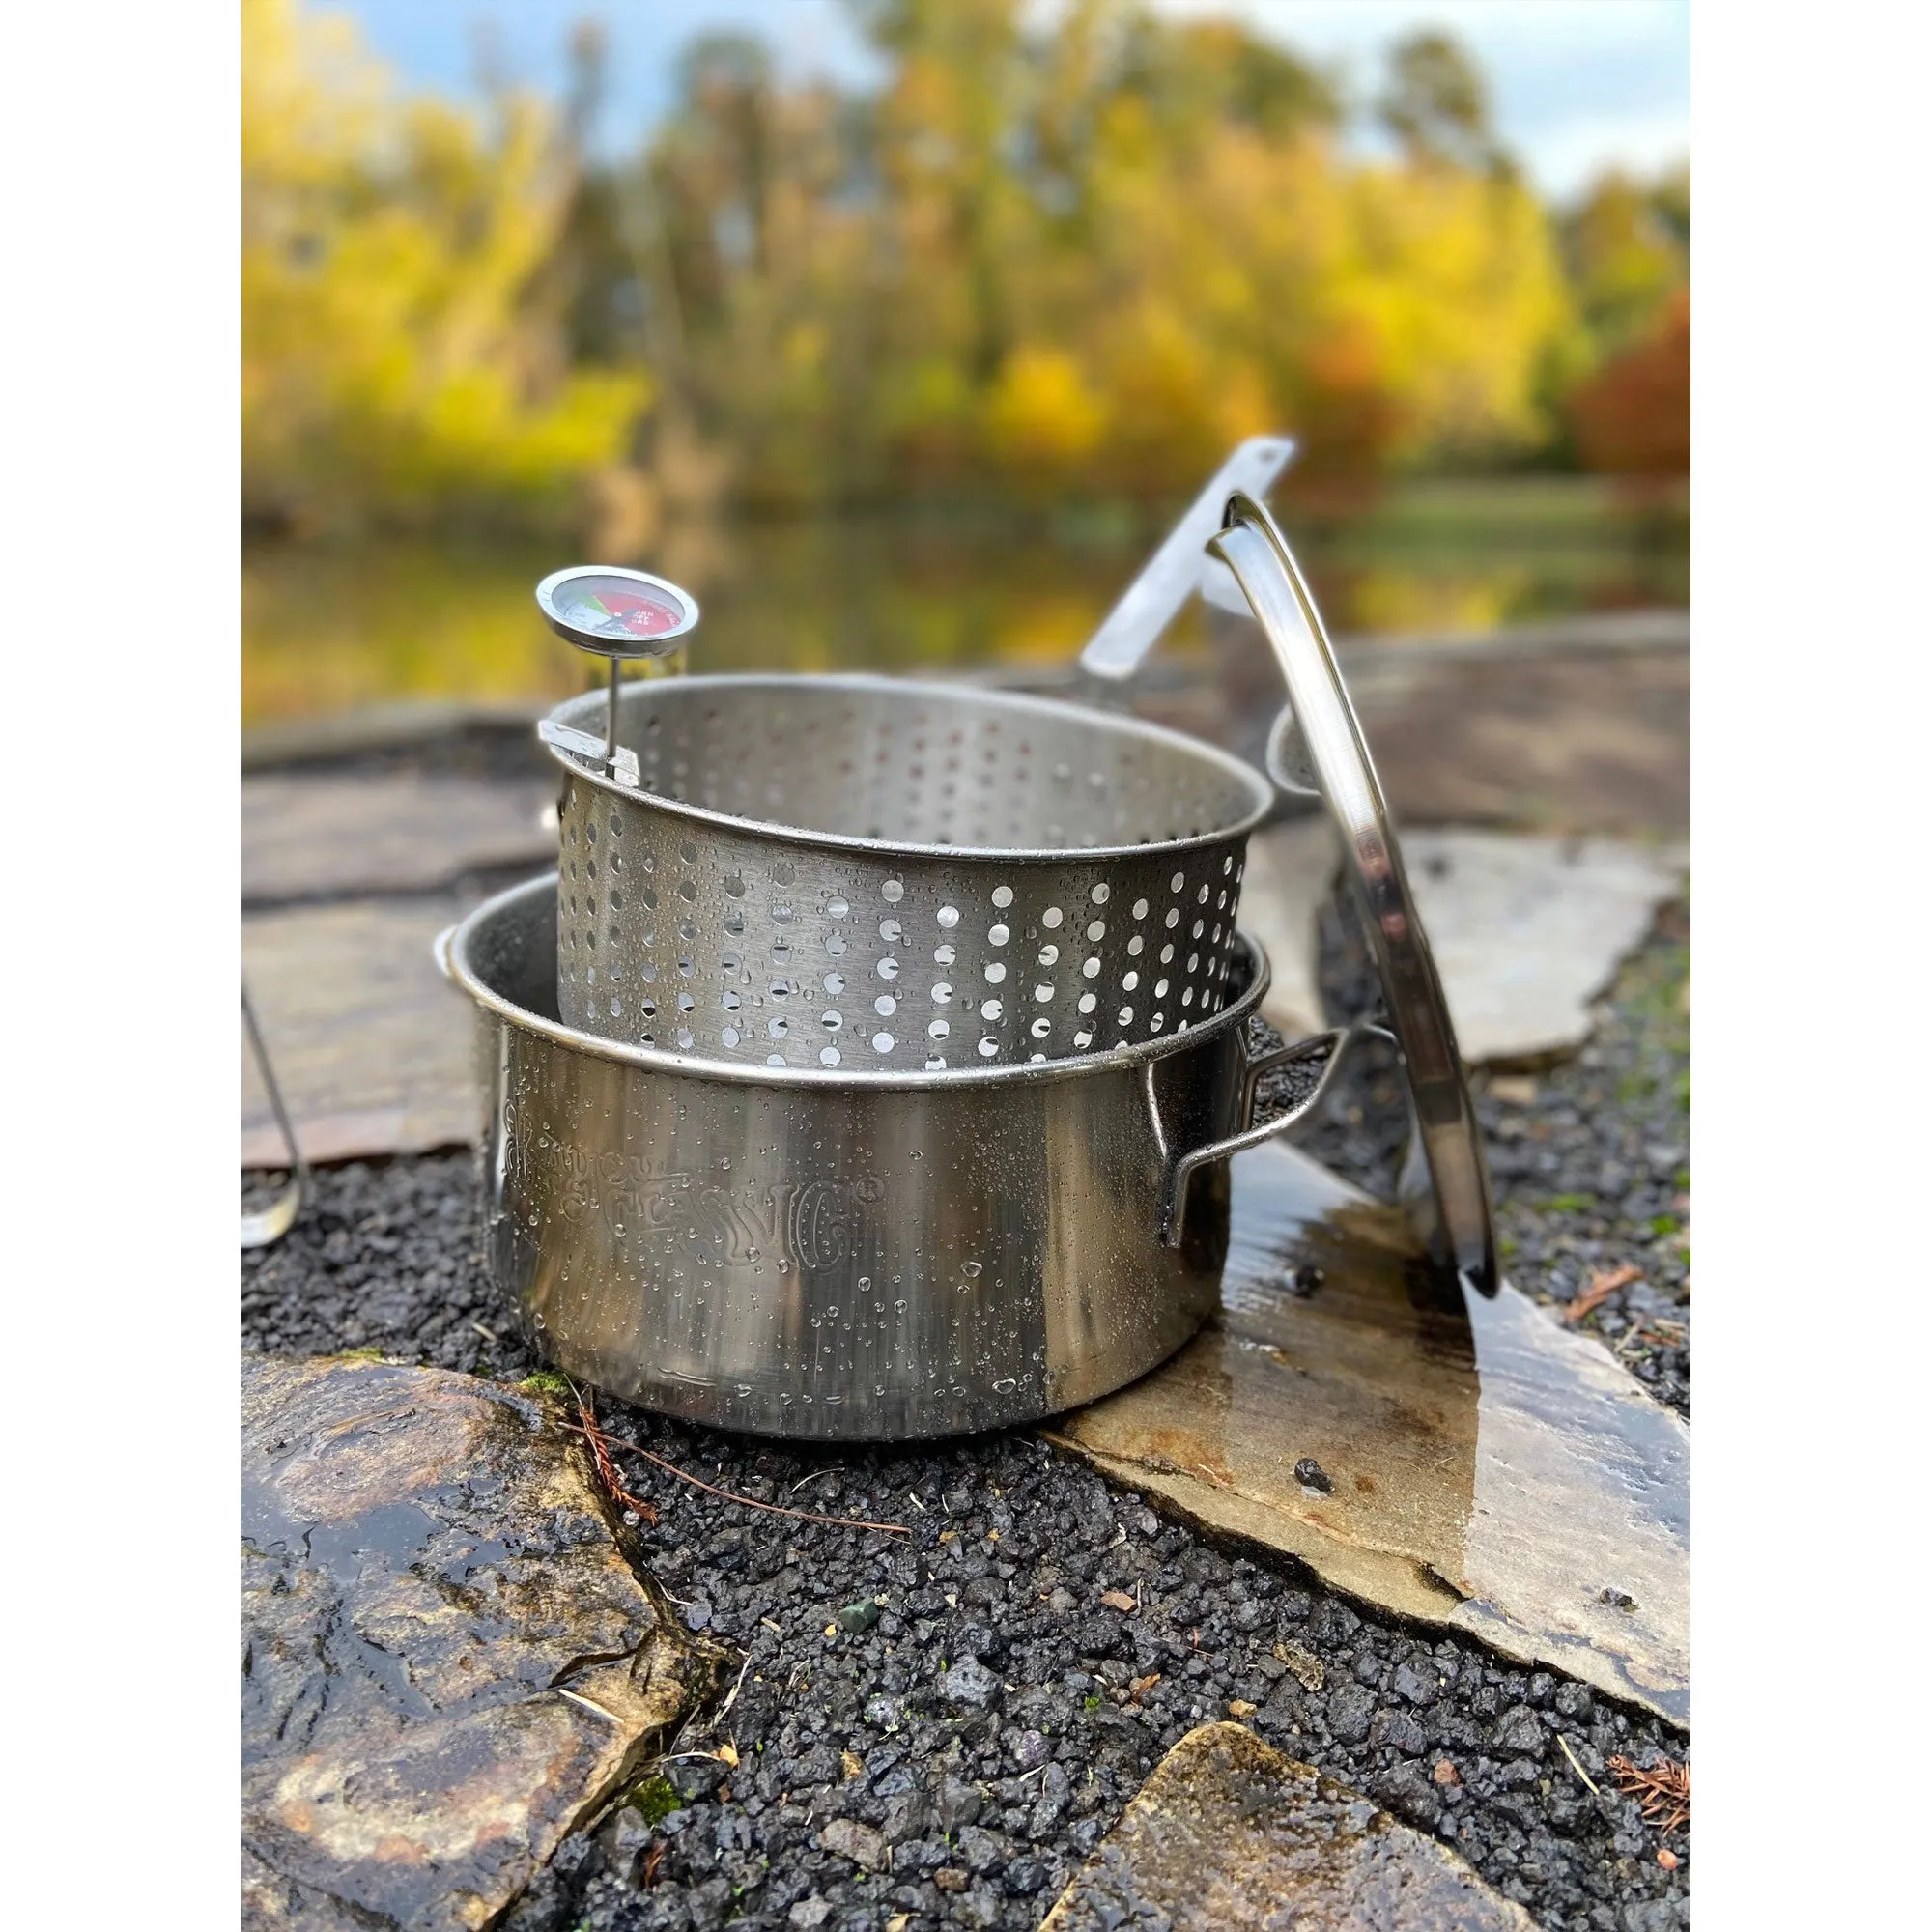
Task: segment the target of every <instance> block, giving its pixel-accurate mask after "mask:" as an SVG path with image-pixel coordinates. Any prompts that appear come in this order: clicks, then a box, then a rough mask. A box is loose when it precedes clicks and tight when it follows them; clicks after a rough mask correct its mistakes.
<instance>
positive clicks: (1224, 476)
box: [1080, 436, 1294, 679]
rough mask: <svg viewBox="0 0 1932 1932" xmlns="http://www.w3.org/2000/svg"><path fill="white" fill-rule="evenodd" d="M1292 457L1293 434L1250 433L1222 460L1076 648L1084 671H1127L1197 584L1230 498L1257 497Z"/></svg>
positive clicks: (1111, 674) (1122, 674)
mask: <svg viewBox="0 0 1932 1932" xmlns="http://www.w3.org/2000/svg"><path fill="white" fill-rule="evenodd" d="M1293 456H1294V440H1293V438H1292V437H1286V436H1251V437H1249V438H1248V440H1247V441H1245V442H1244V443H1242V444H1241V445H1240V446H1239V447H1238V448H1237V449H1236V451H1235V453H1234V454H1233V455H1232V456H1230V457H1229V458H1228V460H1227V462H1225V463H1224V464H1222V466H1221V467H1220V469H1217V470H1216V471H1215V472H1214V474H1213V476H1212V478H1211V479H1210V480H1209V481H1208V487H1207V488H1206V489H1204V490H1203V491H1202V492H1201V494H1200V495H1199V496H1198V497H1195V499H1194V500H1193V502H1192V503H1190V504H1189V505H1188V506H1187V512H1186V514H1185V515H1184V516H1183V517H1182V518H1181V520H1180V521H1179V523H1178V524H1176V525H1175V526H1174V528H1173V529H1172V530H1170V531H1169V532H1168V535H1167V539H1166V541H1165V542H1164V543H1162V545H1161V547H1160V548H1159V549H1158V550H1157V551H1155V552H1154V554H1152V556H1151V557H1150V558H1149V559H1148V560H1147V562H1146V564H1145V565H1144V566H1143V567H1142V569H1141V573H1140V575H1139V576H1138V577H1136V578H1135V579H1134V581H1133V582H1131V583H1130V584H1128V585H1127V587H1126V589H1125V590H1124V591H1122V593H1121V599H1120V602H1119V603H1117V604H1116V605H1115V606H1114V608H1113V609H1112V610H1111V611H1108V612H1107V614H1106V616H1104V617H1103V618H1102V619H1101V620H1100V628H1099V629H1098V630H1097V631H1095V632H1094V635H1093V636H1092V637H1091V638H1090V639H1088V640H1087V646H1086V648H1085V649H1084V650H1083V651H1082V652H1081V653H1080V668H1082V669H1083V670H1087V671H1092V672H1093V673H1094V676H1095V677H1105V678H1113V679H1120V678H1127V677H1132V676H1133V674H1134V672H1135V671H1137V670H1138V669H1139V668H1141V664H1142V661H1143V660H1144V659H1145V658H1146V657H1147V654H1148V653H1149V652H1150V651H1151V650H1152V649H1153V647H1154V645H1155V644H1156V643H1157V642H1159V640H1160V634H1161V633H1162V632H1163V631H1164V630H1166V629H1167V627H1168V625H1169V624H1171V623H1172V622H1173V621H1174V618H1175V615H1176V613H1177V612H1178V611H1179V609H1180V607H1181V606H1182V605H1183V604H1185V603H1186V602H1187V600H1188V598H1189V597H1190V596H1191V595H1192V594H1193V592H1194V591H1195V589H1196V588H1197V587H1198V586H1199V585H1200V582H1201V578H1202V558H1201V553H1202V549H1203V547H1204V546H1205V545H1206V544H1207V542H1208V538H1209V537H1211V536H1212V535H1213V534H1214V531H1215V528H1216V527H1217V526H1218V525H1219V524H1220V522H1221V512H1222V510H1223V508H1224V507H1225V506H1226V504H1227V501H1228V498H1229V497H1230V496H1232V495H1234V494H1235V493H1236V492H1241V493H1244V494H1246V495H1247V496H1250V497H1259V496H1261V495H1262V494H1263V492H1264V491H1265V490H1266V489H1267V487H1268V486H1269V484H1271V483H1272V482H1273V481H1274V479H1275V478H1276V477H1277V476H1279V475H1280V474H1281V472H1282V471H1283V470H1284V469H1287V468H1288V465H1289V464H1290V462H1291V461H1292V460H1293Z"/></svg>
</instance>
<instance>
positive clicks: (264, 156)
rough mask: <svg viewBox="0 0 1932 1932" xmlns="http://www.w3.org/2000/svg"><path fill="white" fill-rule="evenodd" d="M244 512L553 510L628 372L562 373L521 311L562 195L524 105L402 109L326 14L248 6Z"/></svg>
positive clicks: (599, 441) (301, 519)
mask: <svg viewBox="0 0 1932 1932" xmlns="http://www.w3.org/2000/svg"><path fill="white" fill-rule="evenodd" d="M242 45H243V59H242V117H241V119H242V253H241V302H242V387H241V396H242V418H241V434H242V458H243V501H244V508H245V509H246V510H247V512H248V513H250V514H251V515H252V516H254V517H256V518H258V519H262V520H270V521H274V522H278V523H285V524H289V525H292V526H296V527H298V528H301V527H318V526H335V525H339V524H343V523H356V524H367V523H410V522H420V521H424V520H426V519H428V518H431V517H434V516H440V515H445V514H448V513H450V512H451V511H453V510H454V511H465V512H469V513H473V514H479V515H486V516H488V515H502V514H509V515H512V516H514V517H517V518H520V519H526V520H527V519H529V518H531V517H542V516H544V515H547V514H556V513H559V512H562V511H566V510H567V509H569V508H570V507H572V506H573V505H574V501H575V493H576V491H577V489H578V488H579V486H580V485H581V484H582V481H583V479H584V478H585V477H587V476H588V475H589V474H591V473H592V472H594V471H596V470H597V469H601V468H603V467H605V466H608V465H611V464H613V463H615V462H617V461H619V460H620V459H621V458H622V457H623V456H624V454H625V452H626V449H627V446H628V443H629V440H630V437H631V432H632V427H633V424H634V423H635V421H636V419H637V415H638V412H639V410H640V409H641V407H642V406H643V404H644V403H645V401H646V400H647V399H648V396H649V394H650V382H649V379H648V377H647V376H646V374H645V373H644V372H643V371H641V370H639V369H635V368H633V369H626V370H621V371H618V370H588V369H573V368H571V367H569V366H568V364H567V361H566V359H565V355H564V346H563V343H562V340H561V336H560V332H559V330H558V328H557V327H556V323H555V320H554V318H552V317H548V316H546V315H545V314H544V313H543V311H542V308H541V306H540V304H538V303H536V302H534V301H533V300H532V286H533V284H534V283H536V282H538V281H539V280H540V278H541V274H542V270H544V267H545V265H546V263H547V262H548V261H549V260H550V258H551V257H552V255H553V253H554V249H555V247H556V245H557V241H558V238H559V235H560V233H561V228H562V223H563V220H564V217H565V214H566V212H567V208H568V200H569V194H570V189H571V181H570V177H569V173H568V170H567V169H566V168H564V167H563V166H560V165H559V156H558V154H557V151H556V149H555V145H554V141H553V139H552V137H551V134H550V130H549V126H548V118H547V116H546V115H545V113H544V112H543V111H542V110H541V109H540V108H539V107H538V106H537V105H536V104H535V103H534V102H531V101H527V100H511V101H507V102H505V103H503V111H502V115H501V126H500V128H498V129H497V130H496V132H495V134H494V136H487V135H486V134H485V132H484V130H483V128H482V127H481V126H480V125H479V118H478V117H477V116H475V115H472V114H469V113H466V112H462V111H459V110H457V109H455V108H453V107H450V106H448V105H445V104H443V103H440V102H439V101H436V100H433V99H412V100H404V101H398V100H397V99H395V98H394V96H393V95H392V93H391V91H390V89H389V87H388V85H387V80H386V76H385V75H384V72H383V71H382V70H381V69H380V68H378V67H377V66H376V65H375V64H374V63H373V62H371V61H370V60H369V59H368V58H367V56H366V55H365V54H363V53H362V52H361V50H360V48H359V46H358V44H357V43H356V41H355V38H354V36H353V34H352V32H351V31H350V29H349V28H348V26H347V25H345V24H344V23H343V22H341V21H339V20H336V19H331V18H329V17H327V16H321V15H311V14H305V13H303V12H301V11H300V10H298V8H297V7H296V6H295V5H294V4H293V0H244V4H243V43H242Z"/></svg>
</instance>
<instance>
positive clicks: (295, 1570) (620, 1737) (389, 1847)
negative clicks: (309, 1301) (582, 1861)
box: [241, 1355, 709, 1932]
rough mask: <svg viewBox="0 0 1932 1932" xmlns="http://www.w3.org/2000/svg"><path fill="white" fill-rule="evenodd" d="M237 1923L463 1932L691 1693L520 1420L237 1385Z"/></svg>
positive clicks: (252, 1364)
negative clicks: (240, 1866) (240, 1873)
mask: <svg viewBox="0 0 1932 1932" xmlns="http://www.w3.org/2000/svg"><path fill="white" fill-rule="evenodd" d="M242 1425H243V1461H242V1481H243V1507H242V1543H241V1548H242V1617H243V1633H242V1634H243V1652H242V1737H243V1750H242V1761H243V1773H242V1777H243V1856H244V1877H243V1923H244V1924H245V1925H247V1926H249V1927H270V1926H288V1927H298V1928H311V1927H335V1926H343V1927H350V1926H355V1927H367V1926H370V1925H378V1924H380V1925H408V1926H411V1927H418V1928H425V1932H427V1928H433V1927H443V1926H450V1927H458V1926H461V1927H473V1926H480V1925H483V1924H485V1923H487V1922H488V1921H489V1920H490V1919H491V1918H493V1917H494V1916H495V1915H496V1914H497V1913H499V1912H500V1911H501V1910H502V1909H503V1908H504V1907H505V1906H506V1905H507V1904H508V1903H509V1902H510V1901H511V1900H512V1899H514V1898H515V1897H516V1896H517V1895H518V1894H519V1893H520V1892H521V1891H522V1890H523V1889H524V1888H525V1887H526V1884H527V1883H528V1881H529V1880H530V1878H531V1876H532V1875H533V1874H534V1873H535V1872H536V1871H537V1869H538V1868H539V1867H540V1866H541V1865H542V1864H543V1862H544V1861H546V1860H547V1859H548V1858H549V1857H550V1855H551V1853H552V1852H553V1851H554V1849H555V1847H556V1845H557V1844H558V1843H559V1842H561V1841H562V1839H563V1838H564V1836H565V1834H566V1833H569V1832H570V1831H571V1830H572V1829H574V1828H575V1826H577V1825H578V1824H579V1823H580V1822H581V1821H582V1819H583V1817H584V1816H585V1814H586V1812H587V1811H589V1810H591V1809H594V1808H595V1807H596V1805H597V1804H600V1803H601V1802H602V1801H603V1800H604V1799H605V1798H606V1797H607V1796H609V1795H610V1793H611V1791H612V1790H613V1789H614V1788H616V1787H617V1786H618V1785H619V1784H620V1783H621V1782H622V1781H623V1779H624V1777H625V1776H626V1775H627V1774H628V1772H629V1770H630V1768H631V1767H632V1765H633V1764H634V1763H635V1761H636V1760H637V1759H638V1757H639V1755H640V1754H641V1753H642V1752H644V1751H645V1750H647V1749H650V1748H654V1747H656V1746H657V1744H658V1743H659V1741H660V1740H661V1739H662V1738H663V1737H664V1736H666V1735H667V1734H668V1731H669V1730H670V1729H671V1728H673V1727H674V1726H675V1724H676V1723H677V1721H678V1720H679V1719H681V1718H682V1717H683V1716H684V1714H685V1712H686V1711H687V1709H688V1708H689V1707H690V1705H691V1703H692V1701H693V1700H694V1698H695V1697H696V1696H698V1695H700V1694H702V1692H703V1691H704V1690H706V1689H708V1682H709V1680H708V1675H707V1672H708V1668H709V1666H708V1664H707V1663H706V1662H705V1660H704V1658H703V1657H702V1656H700V1655H699V1654H698V1653H697V1652H696V1650H695V1649H694V1647H693V1646H692V1645H691V1644H690V1643H689V1642H688V1641H687V1640H686V1639H685V1637H684V1635H683V1634H682V1632H681V1631H680V1629H679V1627H678V1626H677V1624H676V1622H675V1620H674V1619H673V1618H672V1617H670V1616H668V1615H667V1614H666V1613H665V1610H664V1608H663V1606H662V1605H659V1604H658V1603H657V1602H655V1601H654V1599H653V1596H652V1594H651V1592H650V1591H649V1590H648V1589H647V1588H646V1586H644V1585H643V1584H641V1583H640V1582H639V1578H638V1577H637V1575H636V1574H635V1573H634V1571H633V1570H632V1568H631V1566H630V1564H629V1563H628V1562H627V1561H626V1560H625V1558H624V1557H623V1555H622V1554H621V1553H620V1551H619V1549H618V1548H617V1546H616V1544H615V1542H614V1541H613V1540H612V1536H611V1528H610V1525H609V1523H608V1522H607V1520H606V1518H605V1516H604V1513H603V1510H602V1507H601V1504H600V1502H599V1499H598V1496H597V1494H596V1492H595V1491H594V1489H593V1488H592V1483H591V1477H590V1472H589V1470H588V1468H587V1466H586V1464H585V1459H584V1452H583V1451H582V1449H581V1448H580V1447H578V1446H576V1445H575V1444H574V1443H573V1441H572V1438H571V1437H569V1436H568V1435H565V1434H564V1433H563V1432H562V1431H561V1430H560V1429H559V1428H557V1427H556V1425H555V1422H554V1420H553V1419H552V1417H551V1416H550V1415H549V1413H548V1412H547V1409H546V1406H545V1405H544V1403H543V1402H541V1401H540V1400H538V1399H537V1398H535V1397H533V1396H531V1395H528V1394H526V1393H523V1392H520V1391H518V1390H515V1389H507V1388H503V1387H499V1386H497V1385H495V1384H492V1383H488V1382H481V1381H477V1380H475V1379H473V1378H469V1377H467V1376H459V1375H452V1374H448V1373H445V1372H443V1371H440V1370H436V1369H423V1368H412V1367H404V1366H396V1365H390V1364H384V1363H375V1362H368V1361H358V1360H342V1359H335V1360H321V1361H305V1362H300V1361H287V1360H276V1359H270V1358H267V1357H264V1356H261V1355H250V1356H244V1357H243V1362H242Z"/></svg>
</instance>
